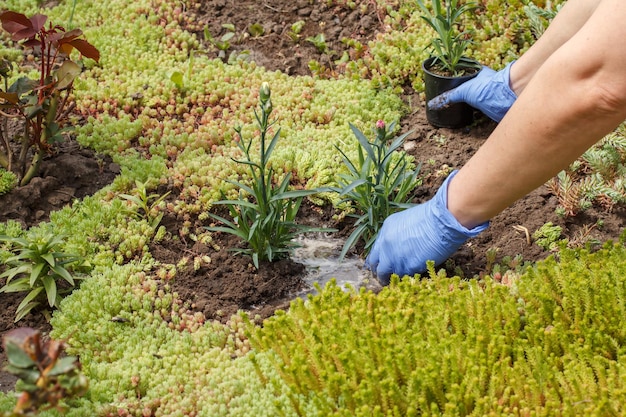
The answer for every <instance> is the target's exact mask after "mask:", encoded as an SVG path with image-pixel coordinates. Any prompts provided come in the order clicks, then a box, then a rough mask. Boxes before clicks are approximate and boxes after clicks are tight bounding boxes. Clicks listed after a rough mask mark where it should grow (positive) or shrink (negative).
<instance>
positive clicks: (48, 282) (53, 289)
mask: <svg viewBox="0 0 626 417" xmlns="http://www.w3.org/2000/svg"><path fill="white" fill-rule="evenodd" d="M41 282H42V283H43V287H44V288H45V290H46V295H47V296H48V304H49V305H50V307H54V306H55V304H56V299H57V283H56V281H55V280H54V278H52V277H51V276H45V277H43V278H42V279H41Z"/></svg>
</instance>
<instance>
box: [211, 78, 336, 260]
mask: <svg viewBox="0 0 626 417" xmlns="http://www.w3.org/2000/svg"><path fill="white" fill-rule="evenodd" d="M259 98H260V113H259V112H257V111H256V110H255V113H254V114H255V116H256V120H257V123H258V125H259V128H260V132H261V143H260V148H259V151H260V155H259V159H258V161H256V160H255V158H254V156H253V155H252V144H253V140H252V138H250V139H249V140H246V139H244V138H243V136H242V134H241V128H238V129H237V133H238V134H239V141H238V142H237V145H238V146H239V149H241V151H242V152H243V154H244V155H245V157H246V159H243V160H236V161H235V162H237V163H239V164H243V165H246V166H247V167H248V168H249V173H250V176H251V178H252V184H251V185H247V184H244V183H242V182H239V181H228V182H230V183H232V184H234V185H235V186H237V187H238V188H239V199H238V200H220V201H217V202H215V203H214V204H215V205H226V206H227V207H228V210H229V212H230V215H231V216H232V218H233V219H232V220H229V219H226V218H224V217H222V216H219V215H217V214H215V213H209V215H210V216H211V217H212V218H214V219H215V220H218V221H220V222H222V223H223V224H225V226H211V227H207V229H208V230H210V231H213V232H225V233H230V234H233V235H235V236H238V237H239V238H241V239H242V240H243V241H245V242H246V243H247V245H248V246H247V247H246V248H233V249H232V250H234V251H235V252H238V253H243V254H246V255H250V256H252V261H253V262H254V266H255V267H256V268H258V267H259V261H262V260H267V261H270V262H272V261H274V260H276V259H281V258H285V257H288V256H289V254H290V253H291V252H292V251H293V250H294V249H295V248H297V247H298V243H296V242H295V241H294V238H295V237H296V236H298V235H299V234H301V233H305V232H314V231H318V232H323V231H329V229H326V228H319V227H310V226H306V225H301V224H298V223H296V216H297V214H298V211H299V210H300V205H301V204H302V200H303V198H304V197H306V196H310V195H313V194H317V193H320V192H321V191H323V190H322V189H309V190H293V191H289V190H288V187H289V180H290V179H291V174H290V173H287V174H286V175H285V176H284V177H283V179H282V181H281V183H280V184H279V185H278V186H276V185H274V182H273V181H274V168H273V167H271V166H270V165H269V161H270V157H271V155H272V152H273V151H274V148H275V147H276V144H277V143H278V139H279V137H280V129H278V130H277V131H276V133H275V134H274V136H273V137H272V138H271V139H269V142H267V139H268V138H267V135H268V133H269V129H270V127H271V126H272V124H273V122H270V114H271V113H272V101H271V98H270V88H269V84H267V83H263V85H262V87H261V90H260V94H259ZM246 195H248V196H250V197H252V198H253V200H252V201H249V200H248V199H247V197H246Z"/></svg>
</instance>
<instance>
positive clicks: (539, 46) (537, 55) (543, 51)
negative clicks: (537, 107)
mask: <svg viewBox="0 0 626 417" xmlns="http://www.w3.org/2000/svg"><path fill="white" fill-rule="evenodd" d="M600 1H601V0H568V2H567V3H565V5H564V6H563V8H562V9H561V10H560V11H559V13H558V14H557V16H556V17H555V18H554V20H553V21H552V23H551V24H550V26H549V27H548V29H547V30H546V31H545V32H544V34H543V35H542V36H541V38H539V40H538V41H537V42H535V44H534V45H533V46H532V47H531V48H530V49H529V50H528V51H527V52H526V53H525V54H524V55H523V56H522V57H520V59H518V60H517V62H515V64H514V65H513V66H512V68H511V77H510V78H511V80H510V82H511V89H512V90H513V91H514V92H515V94H517V95H518V96H519V95H520V94H521V92H522V91H523V90H524V88H526V85H527V84H528V82H529V81H530V79H531V78H532V77H533V76H534V75H535V72H536V71H537V69H538V68H539V67H540V66H541V65H542V64H543V63H544V62H546V60H547V59H548V58H549V57H550V56H551V55H552V54H553V53H554V52H555V51H556V50H557V49H559V48H560V47H561V46H562V45H563V44H564V43H565V42H567V41H568V40H570V39H571V38H572V36H574V34H576V32H578V30H579V29H580V28H581V27H582V26H583V25H584V24H585V23H586V22H587V20H588V19H589V17H590V16H591V15H592V14H593V12H594V11H595V9H596V7H597V6H598V4H599V3H600Z"/></svg>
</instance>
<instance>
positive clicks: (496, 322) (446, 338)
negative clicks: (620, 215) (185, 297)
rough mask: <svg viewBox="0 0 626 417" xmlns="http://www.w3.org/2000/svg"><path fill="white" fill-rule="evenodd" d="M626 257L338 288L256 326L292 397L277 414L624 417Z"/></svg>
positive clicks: (576, 253) (578, 254)
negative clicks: (505, 274) (507, 273)
mask: <svg viewBox="0 0 626 417" xmlns="http://www.w3.org/2000/svg"><path fill="white" fill-rule="evenodd" d="M625 256H626V248H625V247H624V241H623V239H622V242H620V243H618V244H613V243H607V244H606V245H604V247H603V248H602V249H600V250H597V251H589V250H586V249H576V250H573V249H564V250H563V251H562V252H561V253H560V260H559V261H557V260H555V258H554V257H549V258H548V259H546V260H545V261H542V262H540V263H538V264H537V265H536V266H535V267H533V268H528V269H527V270H526V271H525V272H524V274H523V275H522V276H520V277H516V278H514V279H512V280H511V282H508V283H506V284H505V282H504V280H503V281H502V283H499V282H497V281H496V280H495V279H492V278H491V277H485V278H484V279H481V280H476V279H475V280H465V279H461V278H459V277H452V278H450V277H447V276H446V275H445V273H444V272H441V273H439V274H438V275H436V274H435V271H434V268H433V267H432V265H431V266H430V279H427V280H416V279H405V280H402V281H400V280H399V279H398V278H397V277H394V279H393V280H392V281H393V282H392V284H391V286H389V287H385V288H384V289H383V290H382V291H380V292H379V293H374V292H372V291H367V290H365V289H361V290H359V291H358V292H355V291H345V290H343V289H341V288H340V287H339V286H337V285H336V284H335V283H331V284H329V285H327V286H326V287H325V288H324V289H323V290H321V291H320V293H319V294H318V295H315V296H312V295H311V296H309V297H308V299H307V300H306V301H305V300H302V299H297V300H295V301H293V302H292V303H291V305H290V308H289V310H288V311H287V312H281V313H278V314H276V315H274V316H273V317H272V318H270V319H268V320H266V321H265V322H264V323H263V326H262V327H259V326H255V327H252V328H250V343H251V346H252V353H251V355H250V358H251V360H253V361H254V362H256V361H257V357H260V356H261V354H270V355H271V356H270V357H271V358H272V361H273V370H274V371H275V372H278V374H279V376H280V377H277V376H276V375H275V374H271V373H270V372H268V371H267V369H266V368H264V367H263V366H261V365H260V364H257V372H258V374H259V377H260V378H261V379H262V381H264V383H265V384H266V385H267V386H268V387H273V388H274V389H275V392H276V394H279V393H281V394H282V393H285V392H286V393H287V395H289V398H290V400H291V403H290V405H289V406H285V405H284V404H283V407H282V409H281V411H282V412H283V414H278V415H289V414H288V413H289V412H295V414H296V415H298V416H308V415H323V416H330V415H332V416H345V417H348V416H350V417H355V416H357V417H359V416H362V417H365V416H450V417H452V416H531V415H536V416H555V415H562V416H582V415H584V416H610V415H623V414H624V412H625V411H626V410H625V404H626V390H625V388H626V383H625V381H626V379H625V376H626V367H625V366H624V361H623V358H624V354H625V353H626V349H625V348H624V346H626V331H625V328H624V325H623V317H624V314H626V304H625V303H624V301H623V300H624V299H625V297H626V285H625V283H626V264H625V263H624V259H625V258H624V257H625ZM355 323H359V325H358V326H355V325H354V324H355ZM283 381H286V382H287V383H288V385H289V387H290V389H289V390H285V389H284V387H282V386H281V385H280V383H281V382H283Z"/></svg>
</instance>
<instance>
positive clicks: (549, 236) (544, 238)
mask: <svg viewBox="0 0 626 417" xmlns="http://www.w3.org/2000/svg"><path fill="white" fill-rule="evenodd" d="M562 231H563V228H562V227H561V226H557V225H555V224H552V222H547V223H545V224H544V225H543V226H541V227H540V228H539V229H537V230H536V231H535V233H533V239H534V241H535V243H536V244H537V245H538V246H539V247H541V248H543V250H554V249H556V248H557V247H558V242H559V239H560V238H561V232H562Z"/></svg>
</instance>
